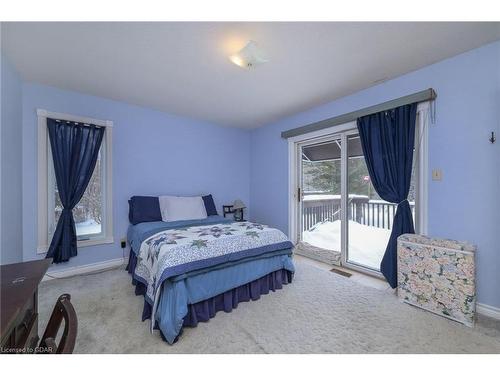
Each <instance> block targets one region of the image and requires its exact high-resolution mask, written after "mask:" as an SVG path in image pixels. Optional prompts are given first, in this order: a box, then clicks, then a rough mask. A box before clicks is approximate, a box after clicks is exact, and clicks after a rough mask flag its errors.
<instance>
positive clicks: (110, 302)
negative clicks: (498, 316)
mask: <svg viewBox="0 0 500 375" xmlns="http://www.w3.org/2000/svg"><path fill="white" fill-rule="evenodd" d="M133 290H134V289H133V287H132V285H131V284H130V277H129V275H128V274H127V273H126V272H125V271H124V270H122V269H119V270H118V269H117V270H112V271H107V272H103V273H100V274H96V275H89V276H77V277H73V278H70V279H63V280H52V281H47V282H45V283H42V285H41V287H40V296H39V300H40V327H41V328H40V330H41V331H42V328H44V327H45V325H46V322H47V319H48V315H49V314H50V312H51V310H52V307H53V304H54V303H55V301H56V299H57V297H58V296H59V295H60V294H62V293H70V294H71V296H72V301H73V304H74V306H75V309H76V311H77V314H78V319H79V327H78V329H79V331H78V338H77V345H76V348H75V352H77V353H500V333H499V332H500V330H499V329H498V326H499V324H498V322H497V321H494V320H491V319H486V318H483V319H480V321H479V324H478V325H477V326H476V328H474V329H471V328H467V327H465V326H463V325H461V324H459V323H456V322H452V321H449V320H447V319H444V318H441V317H438V316H435V315H433V314H431V313H427V312H424V311H421V310H419V309H416V308H414V307H411V306H408V305H405V304H402V303H400V302H399V301H398V300H397V299H396V298H395V296H394V295H391V294H389V293H387V292H383V291H380V290H377V289H374V288H370V287H367V286H363V285H360V284H357V283H356V282H354V281H352V280H350V279H348V278H345V277H342V276H339V275H336V274H334V273H332V272H328V271H325V270H322V269H319V268H316V267H314V266H312V265H310V264H307V263H306V262H303V261H300V260H299V261H297V272H296V276H295V279H294V282H293V283H292V284H290V285H287V286H285V287H284V288H283V289H282V290H279V291H277V292H275V293H271V294H269V295H266V296H263V297H262V298H261V299H260V300H259V301H256V302H247V303H242V304H240V305H239V306H238V308H237V309H236V310H233V312H232V313H230V314H226V313H224V312H219V313H218V314H217V316H216V317H215V318H214V319H212V320H210V321H209V322H208V323H201V324H199V325H198V327H196V328H186V329H184V333H183V335H182V336H181V338H180V339H179V341H178V342H177V343H176V344H174V345H168V344H166V343H165V342H163V341H162V340H161V338H160V336H159V334H158V332H155V334H154V335H151V334H150V333H149V323H148V321H146V322H141V321H140V316H141V312H142V304H143V299H142V297H138V296H135V295H134V293H133Z"/></svg>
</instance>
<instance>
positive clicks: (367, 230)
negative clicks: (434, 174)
mask: <svg viewBox="0 0 500 375" xmlns="http://www.w3.org/2000/svg"><path fill="white" fill-rule="evenodd" d="M299 157H300V162H299V163H297V164H298V168H299V170H298V176H299V181H298V182H299V190H300V193H299V199H298V208H299V209H298V210H297V213H298V216H299V218H298V222H299V228H298V229H299V233H300V241H301V243H300V249H301V250H300V251H299V253H301V254H302V255H306V256H311V257H313V258H316V259H318V260H321V261H326V262H328V263H331V264H341V265H343V266H346V267H350V268H354V269H359V270H362V271H366V272H370V273H375V274H377V273H379V272H380V262H381V260H382V257H383V255H384V252H385V249H386V246H387V243H388V241H389V237H390V233H391V228H392V222H393V219H394V215H395V213H396V208H397V204H393V203H389V202H386V201H384V200H383V199H381V198H380V196H379V195H378V194H377V192H376V191H375V189H374V188H373V185H372V183H371V181H370V176H369V173H368V169H367V167H366V163H365V159H364V157H363V150H362V147H361V141H360V138H359V135H358V133H357V130H356V129H355V128H354V129H352V130H348V131H344V132H341V133H338V134H333V135H331V136H329V137H327V138H324V139H319V140H315V141H309V142H306V143H303V144H300V145H299ZM414 169H415V162H414ZM415 176H416V173H413V174H412V183H411V188H410V194H409V197H408V200H409V201H410V206H411V208H412V212H413V215H414V219H415V196H416V188H415V186H416V179H415Z"/></svg>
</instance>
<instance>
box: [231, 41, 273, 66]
mask: <svg viewBox="0 0 500 375" xmlns="http://www.w3.org/2000/svg"><path fill="white" fill-rule="evenodd" d="M229 60H231V61H232V62H233V63H234V64H236V65H238V66H239V67H241V68H244V69H250V68H253V67H255V66H256V65H260V64H264V63H266V62H268V60H267V59H266V58H265V56H264V53H263V52H262V51H261V50H260V49H259V47H257V43H255V42H254V41H253V40H250V41H249V42H248V43H247V44H246V46H245V47H243V48H242V49H240V50H239V51H238V52H237V53H235V54H234V55H231V56H229Z"/></svg>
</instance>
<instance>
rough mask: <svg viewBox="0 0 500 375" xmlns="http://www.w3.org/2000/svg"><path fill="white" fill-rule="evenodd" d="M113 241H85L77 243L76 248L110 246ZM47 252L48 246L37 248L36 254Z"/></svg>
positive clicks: (106, 238) (97, 239)
mask: <svg viewBox="0 0 500 375" xmlns="http://www.w3.org/2000/svg"><path fill="white" fill-rule="evenodd" d="M114 242H115V240H114V238H113V237H105V238H94V239H90V240H85V241H78V242H77V246H78V248H81V247H87V246H96V245H105V244H112V243H114ZM48 250H49V245H46V246H41V247H39V248H38V249H37V250H36V252H37V254H45V253H46V252H47V251H48Z"/></svg>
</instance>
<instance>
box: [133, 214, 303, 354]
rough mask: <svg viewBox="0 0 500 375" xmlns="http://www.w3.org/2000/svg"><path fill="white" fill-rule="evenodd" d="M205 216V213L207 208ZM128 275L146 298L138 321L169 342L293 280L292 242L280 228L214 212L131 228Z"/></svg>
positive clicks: (147, 223)
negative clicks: (219, 313) (145, 321)
mask: <svg viewBox="0 0 500 375" xmlns="http://www.w3.org/2000/svg"><path fill="white" fill-rule="evenodd" d="M207 212H208V210H207ZM127 239H128V242H129V244H130V255H129V261H128V266H127V270H128V272H129V273H130V274H131V276H132V283H133V284H134V285H135V293H136V294H137V295H142V296H144V308H143V313H142V320H143V321H144V320H146V319H150V320H151V330H153V329H159V330H160V334H161V337H162V338H163V339H164V340H165V341H166V342H168V343H169V344H173V343H174V342H175V341H176V340H178V338H179V336H180V335H181V333H182V329H183V327H195V326H196V325H197V324H198V322H206V321H208V320H209V319H210V318H212V317H214V316H215V314H216V313H217V312H218V311H225V312H231V310H232V309H233V308H236V307H237V306H238V303H239V302H244V301H250V300H257V299H259V298H260V296H261V295H262V294H268V293H269V291H275V290H277V289H281V288H282V286H283V285H284V284H288V283H291V282H292V278H293V273H294V270H295V269H294V265H293V261H292V251H293V244H292V243H291V242H290V241H289V240H288V238H287V237H286V236H285V235H284V234H283V233H282V232H281V231H279V230H277V229H274V228H270V227H268V226H265V225H261V224H258V223H252V222H248V221H244V222H235V221H233V220H231V219H227V218H223V217H221V216H219V215H215V214H213V215H210V216H208V217H206V218H203V219H196V220H180V221H170V222H164V221H160V220H157V221H149V222H140V223H134V224H131V225H130V226H129V229H128V232H127Z"/></svg>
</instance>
